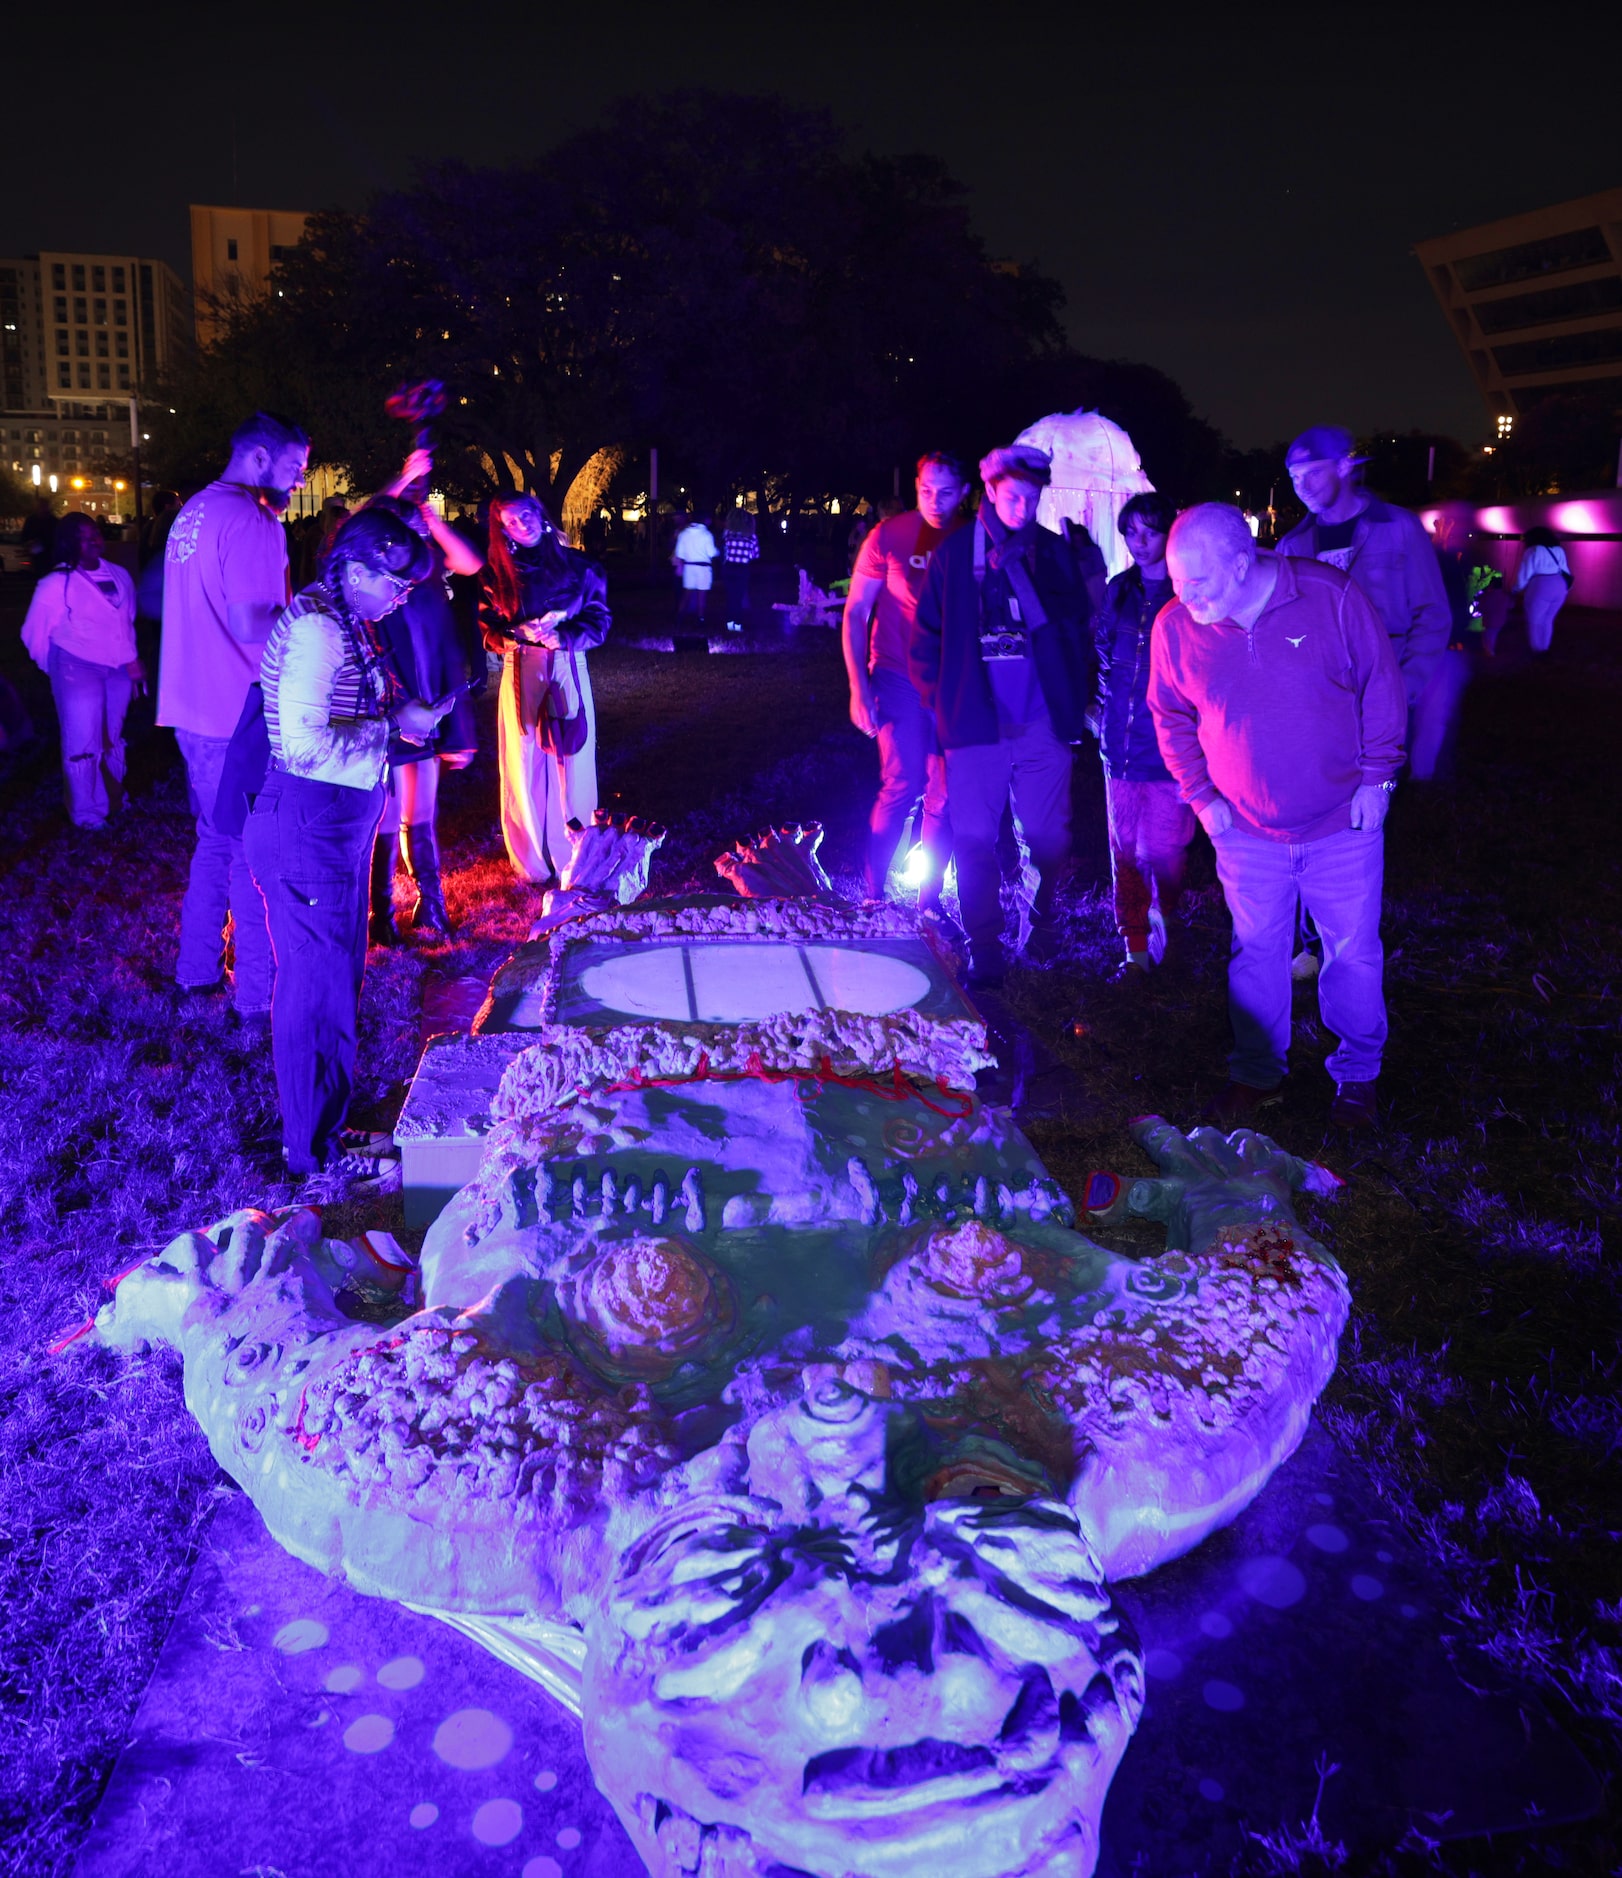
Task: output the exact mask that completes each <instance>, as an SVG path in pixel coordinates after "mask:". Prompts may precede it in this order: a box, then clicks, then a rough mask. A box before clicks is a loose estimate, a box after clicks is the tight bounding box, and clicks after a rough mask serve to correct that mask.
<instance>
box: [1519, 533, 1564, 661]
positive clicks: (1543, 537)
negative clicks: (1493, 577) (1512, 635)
mask: <svg viewBox="0 0 1622 1878" xmlns="http://www.w3.org/2000/svg"><path fill="white" fill-rule="evenodd" d="M1571 578H1572V577H1571V566H1570V563H1569V562H1568V561H1567V560H1566V551H1565V549H1564V548H1563V547H1562V546H1561V545H1560V537H1559V536H1558V535H1557V534H1556V533H1555V532H1554V530H1553V529H1552V528H1529V529H1527V531H1526V533H1525V534H1524V535H1522V536H1521V559H1520V564H1519V566H1517V568H1516V569H1515V578H1514V580H1513V581H1511V583H1510V592H1511V593H1518V594H1519V595H1520V597H1521V611H1522V612H1523V613H1524V614H1525V616H1526V643H1527V644H1528V645H1529V646H1530V647H1531V648H1532V650H1533V651H1534V652H1547V651H1548V649H1549V645H1550V642H1551V641H1552V639H1553V638H1554V621H1555V615H1556V614H1557V613H1558V612H1559V611H1560V609H1561V607H1563V606H1564V605H1565V604H1566V596H1567V594H1569V593H1570V592H1571Z"/></svg>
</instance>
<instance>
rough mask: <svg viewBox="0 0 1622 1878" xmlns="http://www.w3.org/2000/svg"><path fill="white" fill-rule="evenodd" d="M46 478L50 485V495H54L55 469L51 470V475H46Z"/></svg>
mask: <svg viewBox="0 0 1622 1878" xmlns="http://www.w3.org/2000/svg"><path fill="white" fill-rule="evenodd" d="M46 480H47V481H48V482H49V483H50V485H51V494H52V495H53V496H54V495H55V494H56V473H55V471H52V473H51V475H50V476H49V477H47V478H46Z"/></svg>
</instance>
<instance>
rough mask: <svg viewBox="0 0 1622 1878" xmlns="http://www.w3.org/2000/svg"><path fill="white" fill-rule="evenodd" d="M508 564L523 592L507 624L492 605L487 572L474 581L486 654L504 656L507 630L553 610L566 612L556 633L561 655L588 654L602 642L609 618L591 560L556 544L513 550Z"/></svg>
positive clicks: (509, 638) (603, 587)
mask: <svg viewBox="0 0 1622 1878" xmlns="http://www.w3.org/2000/svg"><path fill="white" fill-rule="evenodd" d="M513 561H514V562H515V564H516V565H517V568H518V577H519V581H520V583H521V585H522V588H523V593H522V596H521V604H520V606H519V609H518V612H517V614H516V615H515V616H514V618H512V619H508V618H507V617H506V615H505V614H503V613H502V612H501V611H500V609H499V608H498V607H497V605H496V603H495V598H494V595H493V592H492V576H491V572H490V569H489V568H488V567H487V568H486V569H485V570H484V572H483V573H482V574H481V575H480V576H479V579H480V582H481V591H480V597H479V625H480V626H481V627H482V628H483V629H484V643H485V644H486V645H487V646H488V647H489V648H490V650H491V651H492V652H505V651H506V650H507V648H508V647H509V646H511V645H512V644H513V643H514V642H513V631H512V629H513V627H514V626H515V625H516V624H517V623H518V621H519V620H526V619H539V618H540V616H541V615H542V614H543V613H551V612H554V611H556V610H557V609H558V608H559V607H562V608H564V609H565V610H566V611H567V613H568V618H567V619H565V620H564V621H563V623H562V624H561V625H560V626H559V627H558V629H557V630H558V637H559V638H560V639H561V640H562V641H563V645H564V649H565V650H566V651H569V652H589V651H591V649H592V647H593V646H600V645H601V644H602V643H603V641H604V640H605V639H606V638H607V637H608V629H609V627H610V626H611V625H612V624H613V618H612V615H611V614H610V613H609V611H608V582H607V580H606V579H605V578H604V576H603V570H602V569H601V568H600V567H599V566H598V565H597V563H596V562H595V561H593V560H589V559H588V558H587V557H586V556H585V555H583V554H582V553H581V552H580V550H579V549H578V548H566V547H564V546H563V545H562V544H561V543H560V542H557V541H542V542H540V543H538V544H537V545H536V546H535V547H533V548H515V549H514V550H513Z"/></svg>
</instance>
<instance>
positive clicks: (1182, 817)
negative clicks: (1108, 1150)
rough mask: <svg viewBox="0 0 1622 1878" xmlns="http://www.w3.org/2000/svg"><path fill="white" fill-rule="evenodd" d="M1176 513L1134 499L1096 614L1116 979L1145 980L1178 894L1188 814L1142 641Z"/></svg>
mask: <svg viewBox="0 0 1622 1878" xmlns="http://www.w3.org/2000/svg"><path fill="white" fill-rule="evenodd" d="M1176 515H1177V511H1176V510H1175V509H1174V508H1173V507H1172V505H1171V504H1170V503H1169V502H1168V501H1167V500H1166V498H1165V497H1164V496H1161V495H1154V494H1148V495H1141V496H1134V497H1133V498H1132V499H1131V501H1130V502H1128V503H1127V505H1126V506H1125V508H1123V509H1122V510H1121V513H1120V517H1119V521H1118V526H1119V528H1120V531H1121V538H1122V539H1123V540H1124V541H1125V543H1126V545H1127V550H1128V552H1129V553H1130V554H1131V556H1132V566H1131V567H1129V568H1127V569H1126V571H1125V572H1124V573H1120V574H1117V575H1116V576H1115V578H1114V579H1113V580H1112V581H1111V582H1110V584H1109V588H1108V590H1107V591H1106V593H1105V595H1104V605H1103V609H1102V611H1101V612H1100V613H1099V615H1098V619H1097V622H1096V632H1097V637H1098V664H1099V701H1098V744H1099V752H1100V754H1101V755H1102V757H1103V760H1104V790H1105V797H1106V805H1107V808H1108V813H1109V851H1110V872H1111V875H1112V877H1113V879H1114V884H1115V924H1116V928H1117V930H1118V931H1119V933H1120V935H1121V939H1122V942H1123V944H1124V945H1125V948H1126V958H1125V959H1124V961H1123V962H1122V964H1121V966H1120V968H1119V970H1118V971H1117V972H1116V974H1115V976H1116V980H1117V982H1118V983H1122V984H1135V983H1141V982H1142V981H1143V980H1144V979H1146V978H1147V976H1148V974H1149V971H1150V967H1151V963H1152V960H1153V953H1152V952H1151V949H1150V934H1151V930H1152V929H1154V928H1158V930H1159V933H1160V937H1161V959H1162V962H1163V961H1164V957H1165V951H1164V947H1165V943H1166V939H1167V936H1168V934H1169V931H1170V922H1171V918H1172V915H1173V914H1174V913H1175V912H1176V910H1177V902H1178V899H1179V898H1180V896H1181V894H1182V890H1183V874H1184V870H1185V868H1186V865H1187V861H1188V844H1189V843H1190V842H1191V841H1192V840H1193V839H1194V811H1193V810H1192V809H1191V808H1189V807H1188V805H1187V804H1186V803H1184V802H1181V801H1179V800H1178V796H1177V785H1176V783H1175V782H1173V781H1172V775H1171V771H1170V770H1169V769H1167V767H1166V765H1165V763H1164V761H1163V760H1162V758H1161V755H1160V745H1159V743H1158V742H1157V741H1156V738H1155V724H1154V719H1153V718H1152V717H1151V716H1150V714H1149V706H1148V702H1147V692H1148V686H1149V641H1150V635H1151V634H1152V633H1153V631H1154V623H1155V615H1156V614H1157V613H1158V612H1159V611H1160V609H1161V608H1162V607H1163V606H1165V605H1167V604H1168V603H1169V602H1170V600H1171V598H1172V588H1171V576H1170V575H1169V574H1168V573H1167V572H1166V536H1167V535H1168V534H1169V533H1170V532H1171V525H1172V523H1173V521H1174V520H1175V519H1176Z"/></svg>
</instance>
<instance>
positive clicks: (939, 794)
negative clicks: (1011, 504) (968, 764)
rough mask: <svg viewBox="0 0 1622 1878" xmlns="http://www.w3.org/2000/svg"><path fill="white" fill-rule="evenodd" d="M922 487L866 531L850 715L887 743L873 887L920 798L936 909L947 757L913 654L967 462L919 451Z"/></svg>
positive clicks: (856, 597) (956, 514)
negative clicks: (918, 684)
mask: <svg viewBox="0 0 1622 1878" xmlns="http://www.w3.org/2000/svg"><path fill="white" fill-rule="evenodd" d="M917 490H918V506H917V507H916V508H914V509H909V510H908V511H907V513H906V514H904V515H892V516H891V517H890V518H889V519H888V520H887V521H882V522H880V523H879V525H878V527H877V528H874V529H872V530H871V531H870V532H869V533H868V534H867V536H866V537H865V538H864V539H863V541H862V544H861V547H860V548H859V549H858V551H857V555H856V571H855V572H854V573H853V574H852V575H851V581H850V597H849V599H847V600H846V602H845V620H844V631H843V638H844V649H845V670H846V671H847V673H848V674H849V676H850V721H851V722H852V723H853V724H854V725H855V726H856V728H857V729H858V730H859V731H861V732H862V734H863V735H864V736H867V737H873V738H876V739H877V741H878V746H879V793H878V796H877V798H876V799H875V801H874V803H873V813H872V815H871V816H870V817H869V822H868V826H869V835H868V844H867V897H868V898H869V899H870V900H882V899H883V898H884V889H885V883H886V882H887V881H888V879H889V876H890V864H891V862H893V861H894V859H895V851H896V843H897V842H898V841H900V839H901V833H902V830H903V829H904V828H905V827H906V825H907V818H908V817H909V816H910V815H911V814H912V812H913V810H914V809H915V808H916V807H917V806H918V803H919V801H920V800H922V802H923V805H924V819H923V832H922V841H923V849H924V853H925V854H926V855H927V856H928V859H929V873H928V876H927V878H926V879H924V880H923V881H922V882H921V883H920V885H919V891H918V908H919V911H920V912H924V913H929V912H935V911H938V910H939V907H940V896H941V876H942V875H943V874H944V873H945V871H946V863H947V861H948V859H949V858H950V854H951V824H950V823H949V821H948V820H947V815H946V765H945V762H944V761H943V759H942V757H941V750H940V745H939V743H937V742H936V739H935V722H934V714H933V712H932V711H930V710H929V709H927V708H926V707H925V705H924V702H923V699H922V698H920V697H919V695H918V692H917V690H916V689H915V687H914V685H913V682H912V675H911V673H910V671H909V670H908V666H907V660H908V655H909V650H910V648H911V645H912V636H913V633H914V631H915V629H916V623H917V618H918V597H919V595H920V594H921V593H922V592H923V589H924V577H925V575H926V574H927V573H928V571H929V557H930V555H931V554H932V553H933V552H934V551H935V549H936V548H937V547H939V545H940V544H941V542H943V541H944V540H945V539H946V538H947V536H948V535H950V534H952V533H953V532H954V531H955V530H956V529H957V528H958V526H959V525H960V524H961V523H962V521H963V498H964V497H965V496H966V495H967V494H968V493H969V478H968V472H967V471H966V470H965V469H964V467H963V465H962V464H961V463H960V462H959V461H958V460H957V458H956V457H954V456H948V455H947V454H946V453H945V452H944V451H941V450H933V451H931V452H930V453H929V454H928V455H927V456H921V457H919V459H918V482H917Z"/></svg>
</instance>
